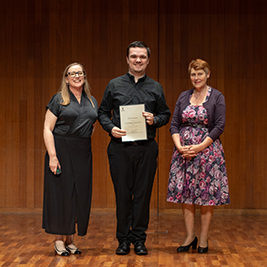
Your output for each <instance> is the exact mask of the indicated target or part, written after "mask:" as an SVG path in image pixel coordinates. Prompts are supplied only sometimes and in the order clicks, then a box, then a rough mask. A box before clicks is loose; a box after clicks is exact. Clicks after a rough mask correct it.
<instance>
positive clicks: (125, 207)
mask: <svg viewBox="0 0 267 267" xmlns="http://www.w3.org/2000/svg"><path fill="white" fill-rule="evenodd" d="M149 59H150V49H149V47H147V45H146V44H144V43H143V42H140V41H136V42H133V43H131V44H130V45H129V46H128V48H127V57H126V60H127V64H128V73H127V74H125V75H123V76H120V77H117V78H115V79H112V80H111V81H110V82H109V84H108V85H107V88H106V90H105V92H104V96H103V99H102V103H101V105H100V107H99V114H98V116H99V117H98V118H99V122H100V124H101V126H102V127H103V129H104V130H105V131H107V132H108V133H109V134H110V136H111V141H110V143H109V146H108V158H109V165H110V173H111V177H112V181H113V185H114V190H115V194H116V206H117V234H116V237H117V239H118V241H119V247H118V248H117V250H116V254H118V255H126V254H128V253H129V252H130V245H131V243H133V244H134V250H135V253H136V254H137V255H146V254H147V248H146V247H145V244H144V243H145V241H146V233H145V231H146V230H147V227H148V222H149V204H150V198H151V191H152V187H153V181H154V176H155V172H156V168H157V156H158V145H157V143H156V141H155V140H154V137H155V136H156V129H157V128H159V127H161V126H163V125H165V124H167V123H168V121H169V118H170V115H171V112H170V110H169V108H168V106H167V104H166V101H165V96H164V92H163V89H162V86H161V85H160V84H159V83H158V82H156V81H154V80H153V79H151V78H149V77H148V76H147V75H146V68H147V66H148V64H149ZM134 104H145V111H144V112H143V116H144V117H145V119H146V126H147V140H143V141H134V142H122V140H121V137H122V136H126V131H125V130H123V129H121V127H120V111H119V107H120V106H121V105H134Z"/></svg>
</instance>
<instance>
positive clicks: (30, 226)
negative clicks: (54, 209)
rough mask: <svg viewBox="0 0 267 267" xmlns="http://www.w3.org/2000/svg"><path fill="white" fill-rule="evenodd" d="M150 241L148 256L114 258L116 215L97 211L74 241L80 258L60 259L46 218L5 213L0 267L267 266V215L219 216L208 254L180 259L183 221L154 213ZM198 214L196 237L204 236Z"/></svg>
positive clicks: (0, 221) (0, 231) (0, 225)
mask: <svg viewBox="0 0 267 267" xmlns="http://www.w3.org/2000/svg"><path fill="white" fill-rule="evenodd" d="M150 218H151V219H150V224H149V229H148V231H147V234H148V236H147V242H146V246H147V248H148V251H149V254H148V255H147V256H137V255H135V253H134V251H133V246H131V252H130V254H128V255H126V256H118V255H115V250H116V248H117V245H118V243H117V240H116V238H115V229H116V218H115V211H114V210H112V211H108V210H97V211H93V212H92V214H91V218H90V223H89V228H88V234H87V235H86V236H84V237H78V236H75V243H76V245H77V246H78V247H79V248H80V249H81V250H82V254H81V255H80V256H74V255H71V256H69V257H60V256H55V254H54V251H53V241H54V238H53V236H52V235H48V234H46V233H45V232H44V230H43V229H41V221H42V215H41V214H40V213H38V214H0V266H10V267H14V266H20V267H22V266H39V267H40V266H73V267H78V266H79V267H80V266H91V267H100V266H101V267H102V266H103V267H104V266H108V267H135V266H151V267H157V266H160V267H163V266H164V267H165V266H166V267H172V266H245V267H248V266H267V215H233V214H230V215H228V214H216V210H215V213H214V217H213V221H212V225H211V229H210V235H209V248H210V249H209V252H208V253H207V254H198V253H196V252H195V251H194V252H192V250H190V252H188V253H180V254H177V252H176V248H177V247H178V246H179V245H180V244H181V243H182V242H183V239H184V223H183V217H182V215H181V214H179V213H177V214H176V213H171V214H170V213H162V214H160V215H157V214H155V213H151V217H150ZM199 219H200V217H199V215H197V216H196V232H197V234H198V233H199V229H200V225H199Z"/></svg>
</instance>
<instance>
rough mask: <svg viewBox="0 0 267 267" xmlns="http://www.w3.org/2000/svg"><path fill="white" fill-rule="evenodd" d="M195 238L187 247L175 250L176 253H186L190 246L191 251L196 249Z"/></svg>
mask: <svg viewBox="0 0 267 267" xmlns="http://www.w3.org/2000/svg"><path fill="white" fill-rule="evenodd" d="M197 241H198V239H197V237H196V236H195V238H194V240H193V241H192V242H191V243H190V244H189V245H187V246H180V247H179V248H177V252H187V251H188V250H189V249H190V247H191V246H192V249H196V248H197Z"/></svg>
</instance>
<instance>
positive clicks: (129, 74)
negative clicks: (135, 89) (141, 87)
mask: <svg viewBox="0 0 267 267" xmlns="http://www.w3.org/2000/svg"><path fill="white" fill-rule="evenodd" d="M127 75H128V77H129V78H130V79H131V80H133V81H134V82H135V79H134V76H133V75H132V74H131V73H129V71H128V72H127ZM146 77H147V76H146V73H145V75H144V76H143V77H142V78H140V79H138V82H143V81H144V80H145V79H146Z"/></svg>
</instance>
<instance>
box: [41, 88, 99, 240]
mask: <svg viewBox="0 0 267 267" xmlns="http://www.w3.org/2000/svg"><path fill="white" fill-rule="evenodd" d="M70 96H71V99H70V104H69V105H67V106H63V105H61V104H60V102H62V99H61V94H60V93H58V94H56V95H54V96H53V97H52V99H51V100H50V102H49V104H48V105H47V108H48V109H49V110H50V111H51V112H52V113H53V114H54V115H55V116H56V117H57V118H58V119H57V122H56V125H55V128H54V131H53V135H54V140H55V148H56V153H57V158H58V160H59V163H60V165H61V170H62V173H61V174H60V175H58V176H57V175H54V174H53V173H52V172H51V170H50V168H49V156H48V153H46V155H45V171H44V202H43V228H44V229H45V231H46V232H47V233H50V234H58V235H72V234H74V233H75V232H76V230H75V224H76V223H77V230H78V235H80V236H84V235H86V233H87V228H88V222H89V216H90V209H91V196H92V152H91V134H92V129H93V124H94V122H95V121H96V119H97V114H98V105H97V102H96V100H95V98H94V97H92V101H93V103H94V106H95V107H93V106H92V103H91V102H90V100H89V99H88V98H87V96H86V94H85V93H83V94H82V97H81V103H79V102H78V101H77V99H76V98H75V96H74V95H73V94H72V93H71V92H70Z"/></svg>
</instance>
